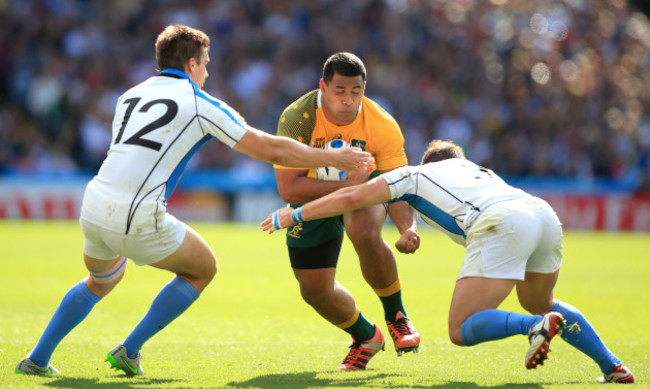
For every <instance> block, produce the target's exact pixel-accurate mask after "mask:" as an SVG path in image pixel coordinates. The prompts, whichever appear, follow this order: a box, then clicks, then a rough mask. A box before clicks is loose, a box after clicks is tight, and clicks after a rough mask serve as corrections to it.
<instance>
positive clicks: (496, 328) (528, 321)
mask: <svg viewBox="0 0 650 389" xmlns="http://www.w3.org/2000/svg"><path fill="white" fill-rule="evenodd" d="M540 320H542V316H539V315H535V316H531V315H522V314H520V313H514V312H506V311H500V310H498V309H488V310H485V311H481V312H477V313H475V314H473V315H472V316H470V317H468V318H467V320H465V321H464V322H463V325H462V326H461V328H460V337H461V339H462V340H463V343H464V344H465V345H466V346H473V345H475V344H479V343H482V342H488V341H491V340H498V339H503V338H507V337H509V336H512V335H527V334H528V330H530V328H531V327H532V326H534V325H535V324H537V323H539V322H540Z"/></svg>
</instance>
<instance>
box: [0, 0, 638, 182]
mask: <svg viewBox="0 0 650 389" xmlns="http://www.w3.org/2000/svg"><path fill="white" fill-rule="evenodd" d="M175 23H181V24H187V25H189V26H192V27H196V28H199V29H202V30H204V31H205V32H206V33H208V35H209V36H210V37H211V39H212V43H211V49H210V56H211V63H210V66H209V74H210V76H209V78H208V80H207V83H206V85H205V87H204V89H205V90H206V91H207V92H208V93H210V94H212V95H213V96H215V97H218V98H221V99H223V100H225V101H226V102H228V103H229V104H230V105H231V106H233V107H234V108H235V109H237V110H238V111H239V112H240V113H241V114H242V115H243V116H244V117H245V118H246V119H247V121H248V123H249V124H251V125H253V126H255V127H258V128H261V129H263V130H265V131H268V132H271V133H274V132H275V128H276V124H277V120H278V118H279V115H280V113H281V112H282V110H283V109H284V108H285V107H286V106H287V105H288V104H289V103H291V102H292V101H294V100H295V99H296V98H298V97H299V96H301V95H302V94H304V93H305V92H307V91H309V90H311V89H315V88H316V87H317V85H318V80H319V78H320V74H321V70H322V65H323V62H324V61H325V59H326V58H327V57H328V56H329V55H330V54H332V53H334V52H337V51H351V52H354V53H356V54H357V55H358V56H359V57H360V58H361V59H363V60H364V62H365V64H366V67H367V70H368V85H367V92H366V93H367V95H368V96H369V97H370V98H373V99H375V100H376V101H378V102H379V103H380V104H382V105H383V106H384V107H385V108H386V109H387V110H388V111H389V112H390V113H391V114H392V115H393V116H394V117H395V119H396V120H397V122H398V123H399V124H400V126H401V128H402V130H403V132H404V134H405V138H406V147H407V153H408V156H409V160H410V162H411V163H412V164H416V163H418V162H419V159H420V156H421V154H422V152H423V150H424V147H425V145H426V143H427V142H428V140H430V139H432V138H442V139H452V140H454V141H456V142H457V143H459V144H461V145H462V146H463V147H464V149H465V150H466V152H467V155H468V157H469V158H470V159H472V160H474V161H476V162H478V163H480V164H482V165H484V166H486V167H489V168H491V169H493V170H495V171H497V172H499V173H502V174H504V175H506V176H512V177H520V176H534V177H537V176H539V177H562V178H570V179H580V180H593V179H599V178H604V179H611V180H617V181H625V182H627V183H629V184H630V187H631V188H634V189H635V190H638V191H649V190H650V115H649V113H650V110H649V108H650V23H649V21H648V17H647V15H645V14H644V13H643V12H641V10H639V9H636V8H635V7H634V6H633V5H632V4H629V3H628V2H627V1H625V0H556V1H548V0H359V1H347V0H299V1H289V0H274V1H263V0H223V1H218V0H214V1H208V0H198V1H187V0H145V1H131V0H113V1H110V2H107V1H100V2H96V1H90V0H21V1H1V0H0V175H3V174H4V175H9V174H24V173H65V172H79V171H82V172H88V173H93V172H94V171H96V170H97V168H98V167H99V165H100V164H101V162H102V160H103V158H104V156H105V153H106V150H107V149H108V146H109V144H110V142H111V128H110V126H111V120H112V113H113V110H114V108H115V102H116V100H117V97H118V96H119V95H120V94H121V93H123V92H124V91H125V90H127V89H128V88H130V87H131V86H133V85H134V84H136V83H138V82H140V81H142V80H144V79H146V78H148V77H149V76H152V75H154V74H156V69H155V68H156V64H155V57H154V54H155V53H154V41H155V38H156V36H157V35H158V33H159V32H160V31H162V29H163V28H164V27H165V26H166V25H169V24H175ZM190 169H194V170H201V169H247V170H249V171H250V172H251V174H252V173H254V172H256V171H260V172H267V171H269V170H270V169H271V168H270V166H268V165H266V164H261V163H258V162H255V161H253V160H252V159H250V158H246V157H243V156H241V155H237V153H234V152H233V151H231V150H230V149H228V148H227V147H226V146H224V145H222V144H221V143H219V142H208V143H207V144H206V145H205V146H204V147H203V149H202V150H200V152H199V153H198V154H197V155H196V156H195V158H193V159H192V161H191V165H190Z"/></svg>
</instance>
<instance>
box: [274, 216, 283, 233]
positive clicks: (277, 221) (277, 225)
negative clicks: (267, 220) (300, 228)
mask: <svg viewBox="0 0 650 389" xmlns="http://www.w3.org/2000/svg"><path fill="white" fill-rule="evenodd" d="M273 226H274V227H275V229H276V230H281V229H282V227H280V211H275V212H273Z"/></svg>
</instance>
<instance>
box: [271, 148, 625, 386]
mask: <svg viewBox="0 0 650 389" xmlns="http://www.w3.org/2000/svg"><path fill="white" fill-rule="evenodd" d="M400 200H402V201H406V202H408V203H409V204H410V206H411V207H413V208H414V209H415V210H416V211H418V212H419V213H420V215H421V216H422V218H423V219H424V220H425V221H426V222H427V223H428V224H430V225H432V226H434V227H436V228H438V229H440V230H442V231H443V232H445V233H446V234H447V235H449V236H450V237H451V238H452V239H453V240H454V241H455V242H457V243H459V244H462V245H463V246H465V247H466V253H465V260H464V262H463V265H462V267H461V270H460V274H459V275H458V279H457V281H456V286H455V288H454V293H453V297H452V301H451V309H450V311H449V337H450V339H451V341H452V342H453V343H454V344H456V345H459V346H473V345H475V344H479V343H482V342H486V341H491V340H497V339H503V338H506V337H509V336H512V335H517V334H521V335H527V336H528V340H529V344H530V346H529V349H528V351H527V352H526V357H525V365H526V368H528V369H532V368H536V367H537V365H541V364H543V363H544V360H545V359H548V351H549V344H550V342H551V339H553V337H554V336H555V335H558V334H559V335H560V336H561V337H562V338H563V339H564V340H565V341H566V342H567V343H569V344H570V345H572V346H573V347H575V348H577V349H578V350H580V351H582V352H583V353H585V354H586V355H587V356H589V357H590V358H591V359H593V360H594V361H595V362H596V363H597V364H598V366H599V367H600V370H601V371H602V372H603V376H602V377H600V378H599V379H598V381H600V382H617V383H632V382H634V376H633V375H632V372H631V371H630V370H629V369H628V368H627V367H625V366H624V365H623V364H622V363H621V361H620V360H619V359H618V358H617V357H616V356H615V355H614V354H612V353H611V352H610V351H609V350H608V349H607V347H606V346H605V344H604V343H603V342H602V341H601V339H600V337H599V336H598V334H597V333H596V331H595V330H594V328H593V327H592V326H591V324H590V323H589V322H588V321H587V319H586V318H585V316H584V315H583V314H582V313H581V312H580V311H578V310H577V309H576V308H574V307H572V306H571V305H569V304H567V303H565V302H563V301H559V300H557V299H555V298H554V296H553V288H554V286H555V283H556V282H557V279H558V274H559V269H560V265H561V262H562V226H561V224H560V221H559V219H558V218H557V216H556V214H555V212H554V211H553V209H552V208H551V207H550V206H549V205H548V203H546V202H545V201H544V200H542V199H540V198H537V197H534V196H531V195H529V194H527V193H526V192H524V191H522V190H520V189H517V188H514V187H511V186H509V185H508V184H506V183H505V182H504V181H503V180H502V179H501V178H500V177H498V176H497V175H496V174H494V172H492V171H491V170H489V169H485V168H482V167H480V166H478V165H476V164H474V163H472V162H470V161H468V160H466V159H465V156H464V154H463V151H462V149H461V148H459V147H458V146H456V145H454V144H453V143H451V142H445V141H438V140H434V141H433V142H431V143H430V144H429V148H428V149H427V151H426V152H425V154H424V157H423V158H422V164H421V165H420V166H406V167H402V168H398V169H396V170H393V171H390V172H387V173H384V174H382V175H380V176H379V177H377V178H375V179H373V180H371V181H368V182H367V183H364V184H361V185H357V186H352V187H347V188H343V189H340V190H338V191H336V192H333V193H331V194H329V195H327V196H324V197H322V198H320V199H318V200H315V201H312V202H309V203H307V204H305V205H303V206H302V207H300V208H297V209H295V210H292V209H291V208H282V209H279V210H277V211H276V212H274V213H273V214H271V215H269V217H268V218H267V219H266V220H265V221H264V222H262V228H263V230H264V231H269V233H271V232H273V231H275V230H277V229H280V228H287V227H291V226H293V225H294V224H298V223H302V222H304V221H308V220H314V219H319V218H324V217H331V216H334V215H338V214H342V213H345V212H350V211H352V210H355V209H358V208H363V207H367V206H370V205H373V204H381V203H385V202H390V201H400ZM401 239H408V237H405V236H402V238H401ZM515 287H516V290H517V296H518V298H519V302H520V303H521V306H522V307H523V308H524V309H525V310H527V311H528V312H530V313H531V314H532V315H524V314H519V313H515V312H506V311H502V310H499V309H497V308H498V307H499V305H500V304H501V302H502V301H503V300H505V298H506V297H507V296H508V295H509V294H510V292H511V291H512V290H513V288H515ZM567 322H568V323H571V326H569V327H568V328H565V330H564V331H563V327H565V326H566V324H567Z"/></svg>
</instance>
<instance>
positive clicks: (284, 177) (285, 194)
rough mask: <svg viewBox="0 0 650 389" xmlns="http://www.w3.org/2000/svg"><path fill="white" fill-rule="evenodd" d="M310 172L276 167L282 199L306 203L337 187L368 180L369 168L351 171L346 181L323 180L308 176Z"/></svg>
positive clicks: (294, 202) (288, 201) (276, 176)
mask: <svg viewBox="0 0 650 389" xmlns="http://www.w3.org/2000/svg"><path fill="white" fill-rule="evenodd" d="M308 172H309V170H306V169H282V168H276V169H275V180H276V182H277V184H278V192H279V193H280V197H282V200H284V201H285V202H287V203H292V204H304V203H306V202H308V201H311V200H314V199H317V198H319V197H322V196H325V195H326V194H329V193H332V192H334V191H335V190H337V189H341V188H345V187H348V186H352V185H356V184H361V183H363V182H366V181H367V180H368V170H367V169H364V168H356V169H354V170H352V171H350V172H349V175H348V179H347V180H346V181H322V180H318V179H316V178H311V177H307V173H308Z"/></svg>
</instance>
